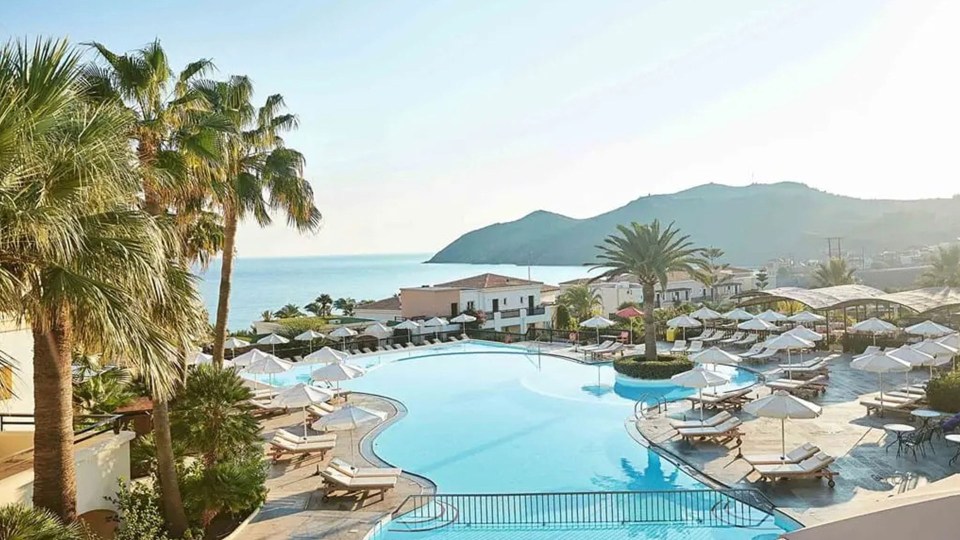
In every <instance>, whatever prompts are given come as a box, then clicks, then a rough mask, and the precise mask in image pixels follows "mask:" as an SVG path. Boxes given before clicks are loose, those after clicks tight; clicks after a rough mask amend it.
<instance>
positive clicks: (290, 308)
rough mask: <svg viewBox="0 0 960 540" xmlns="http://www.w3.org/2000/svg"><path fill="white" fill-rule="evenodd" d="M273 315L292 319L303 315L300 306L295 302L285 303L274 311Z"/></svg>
mask: <svg viewBox="0 0 960 540" xmlns="http://www.w3.org/2000/svg"><path fill="white" fill-rule="evenodd" d="M273 316H274V317H276V318H278V319H293V318H295V317H303V312H302V311H300V308H299V307H297V305H296V304H287V305H285V306H283V307H282V308H280V309H278V310H277V311H275V312H274V313H273Z"/></svg>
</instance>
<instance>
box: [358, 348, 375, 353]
mask: <svg viewBox="0 0 960 540" xmlns="http://www.w3.org/2000/svg"><path fill="white" fill-rule="evenodd" d="M360 350H361V351H363V354H370V353H372V352H373V351H371V350H370V347H364V348H362V349H360Z"/></svg>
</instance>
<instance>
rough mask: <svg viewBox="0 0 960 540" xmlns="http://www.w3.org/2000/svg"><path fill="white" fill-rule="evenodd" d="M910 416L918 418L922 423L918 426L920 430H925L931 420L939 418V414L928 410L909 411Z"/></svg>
mask: <svg viewBox="0 0 960 540" xmlns="http://www.w3.org/2000/svg"><path fill="white" fill-rule="evenodd" d="M910 415H911V416H913V417H916V418H919V419H920V420H921V421H922V422H923V423H922V424H920V429H926V427H927V424H929V423H930V421H931V420H933V419H934V418H939V417H940V413H938V412H937V411H931V410H930V409H916V410H913V411H910Z"/></svg>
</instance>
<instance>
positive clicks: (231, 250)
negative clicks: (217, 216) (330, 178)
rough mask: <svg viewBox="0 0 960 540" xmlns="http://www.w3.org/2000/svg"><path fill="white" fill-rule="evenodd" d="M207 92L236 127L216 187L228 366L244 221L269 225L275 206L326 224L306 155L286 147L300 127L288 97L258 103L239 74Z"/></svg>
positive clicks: (218, 348) (305, 223)
mask: <svg viewBox="0 0 960 540" xmlns="http://www.w3.org/2000/svg"><path fill="white" fill-rule="evenodd" d="M203 92H204V95H205V97H206V99H207V101H208V102H209V103H210V104H211V107H212V109H213V110H214V111H215V112H216V113H217V114H219V115H221V116H223V117H224V118H226V119H227V120H228V121H229V122H230V125H231V126H233V128H234V130H235V133H232V134H226V136H225V137H224V140H223V141H222V147H223V151H222V160H223V161H222V163H221V164H220V165H218V166H217V167H215V168H214V169H213V171H212V175H211V178H212V182H211V184H212V185H211V187H210V191H211V193H212V195H213V201H214V202H215V204H216V205H217V206H218V207H219V208H220V209H221V212H222V213H223V222H224V239H223V260H222V263H221V268H220V291H219V298H218V300H217V319H216V326H215V328H214V342H213V357H214V363H215V364H216V365H218V366H219V365H223V352H224V348H223V342H224V341H225V340H226V336H227V317H228V312H229V307H230V287H231V283H232V279H233V262H234V257H235V255H236V252H235V250H236V237H237V225H238V223H239V222H240V220H242V219H244V218H246V217H249V216H252V217H253V218H254V219H255V220H256V222H257V223H258V224H259V225H260V226H266V225H269V224H270V223H271V221H272V220H271V217H270V211H275V212H280V213H282V214H283V215H284V216H285V217H286V220H287V223H288V224H290V225H292V226H294V227H295V228H297V229H298V230H300V231H315V230H317V229H318V228H319V226H320V211H319V210H317V207H316V206H314V203H313V190H312V189H311V187H310V183H309V182H307V180H306V179H304V178H303V164H304V159H303V156H302V155H301V154H300V152H297V151H296V150H294V149H292V148H288V147H286V146H285V145H284V141H283V139H282V138H281V134H282V133H284V132H286V131H289V130H292V129H294V128H296V126H297V118H296V116H294V115H292V114H281V111H282V110H283V108H284V102H283V97H282V96H280V95H279V94H274V95H271V96H269V97H267V99H266V102H265V103H264V104H263V106H261V107H259V108H257V107H255V106H254V105H253V103H252V96H253V85H252V84H251V82H250V79H248V78H247V77H238V76H234V77H231V78H230V79H229V80H228V81H225V82H217V83H210V84H207V85H206V86H205V87H204V88H203ZM265 194H266V198H265Z"/></svg>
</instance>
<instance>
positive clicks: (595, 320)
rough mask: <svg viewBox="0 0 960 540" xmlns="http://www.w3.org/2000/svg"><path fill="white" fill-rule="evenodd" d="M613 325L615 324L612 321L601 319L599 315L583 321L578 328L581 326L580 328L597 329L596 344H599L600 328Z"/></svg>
mask: <svg viewBox="0 0 960 540" xmlns="http://www.w3.org/2000/svg"><path fill="white" fill-rule="evenodd" d="M614 324H616V323H615V322H613V321H611V320H610V319H607V318H604V317H601V316H600V315H596V316H594V317H590V318H589V319H587V320H585V321H583V322H582V323H580V326H582V327H584V328H596V329H597V343H598V344H599V343H600V329H601V328H607V327H610V326H613V325H614Z"/></svg>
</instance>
